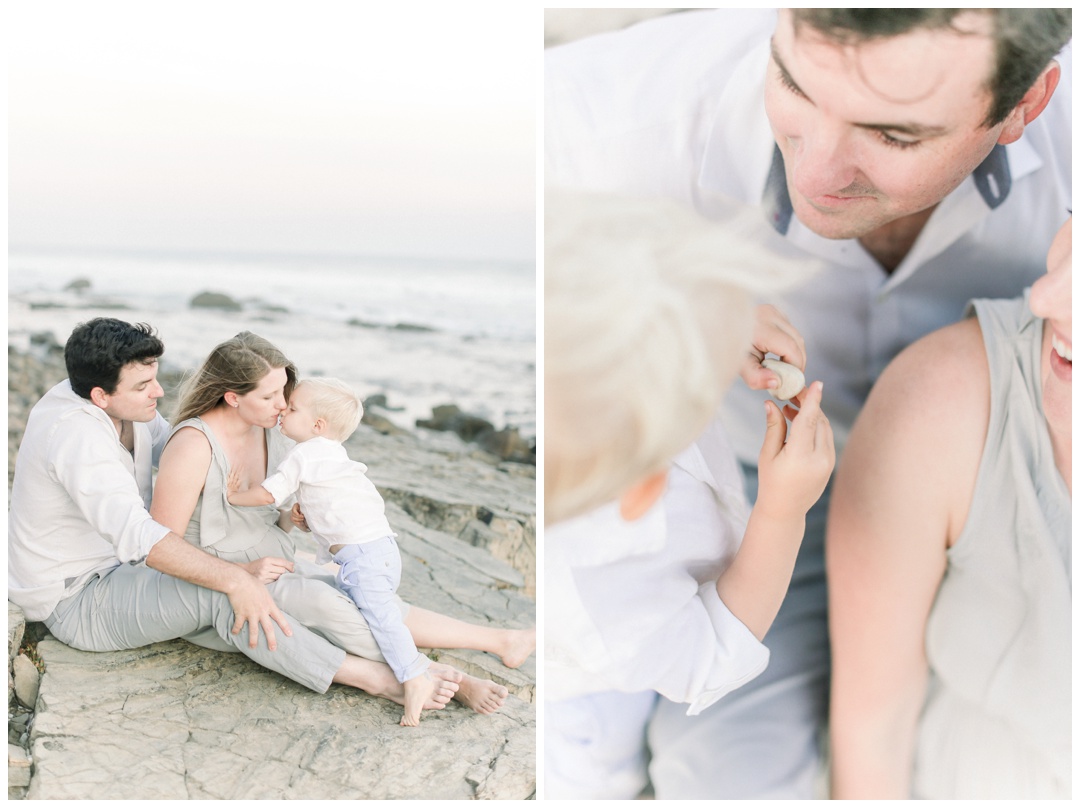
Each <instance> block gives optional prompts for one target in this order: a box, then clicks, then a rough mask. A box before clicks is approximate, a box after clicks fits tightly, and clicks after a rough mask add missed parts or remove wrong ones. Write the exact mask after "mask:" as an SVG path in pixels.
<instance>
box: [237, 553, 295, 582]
mask: <svg viewBox="0 0 1080 808" xmlns="http://www.w3.org/2000/svg"><path fill="white" fill-rule="evenodd" d="M239 566H240V567H242V568H243V569H245V570H247V571H248V572H250V573H251V574H252V575H253V576H254V577H255V578H256V580H258V581H259V582H260V583H264V584H272V583H273V582H274V581H276V580H277V579H278V578H280V577H281V576H282V575H284V574H285V573H286V572H292V571H293V569H294V564H293V562H291V561H287V560H285V559H284V558H276V557H274V556H267V557H266V558H256V559H255V560H254V561H248V562H246V563H244V564H240V565H239Z"/></svg>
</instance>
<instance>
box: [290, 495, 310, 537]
mask: <svg viewBox="0 0 1080 808" xmlns="http://www.w3.org/2000/svg"><path fill="white" fill-rule="evenodd" d="M289 516H290V517H291V518H292V523H293V524H294V525H296V526H297V527H298V528H300V529H301V530H302V531H304V532H305V533H310V532H311V528H310V527H308V523H307V519H305V518H304V513H303V511H301V510H300V503H299V502H297V503H296V504H295V505H293V506H292V510H291V511H290V512H289Z"/></svg>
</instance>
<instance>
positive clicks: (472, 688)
mask: <svg viewBox="0 0 1080 808" xmlns="http://www.w3.org/2000/svg"><path fill="white" fill-rule="evenodd" d="M508 693H509V691H508V690H507V689H506V688H505V687H503V686H502V685H497V684H495V683H494V682H493V681H491V680H490V679H477V678H476V677H475V676H469V674H467V673H466V674H463V675H462V680H461V687H460V688H458V692H457V695H455V696H454V698H455V699H457V700H458V701H460V702H461V703H462V704H464V705H465V706H466V707H471V708H472V709H474V710H475V711H476V712H478V713H480V714H481V715H491V714H492V713H493V712H495V711H496V710H498V709H499V708H500V707H502V706H503V703H504V702H505V701H506V696H507V695H508Z"/></svg>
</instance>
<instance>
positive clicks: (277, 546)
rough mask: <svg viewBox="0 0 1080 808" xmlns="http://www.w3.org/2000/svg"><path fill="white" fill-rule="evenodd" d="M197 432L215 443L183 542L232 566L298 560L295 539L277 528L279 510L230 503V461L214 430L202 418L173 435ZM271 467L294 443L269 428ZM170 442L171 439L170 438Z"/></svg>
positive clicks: (268, 461) (268, 463) (268, 462)
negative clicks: (274, 559)
mask: <svg viewBox="0 0 1080 808" xmlns="http://www.w3.org/2000/svg"><path fill="white" fill-rule="evenodd" d="M188 426H190V427H194V428H195V429H198V430H199V431H200V432H202V433H203V434H204V435H206V439H207V440H208V441H210V448H211V453H212V454H211V459H210V468H209V470H208V471H207V472H206V484H205V485H204V486H203V491H202V494H200V495H199V501H198V502H197V503H195V512H194V513H192V515H191V521H190V522H188V526H187V531H185V533H184V538H185V539H186V540H187V541H189V542H191V543H192V544H194V545H195V546H196V547H201V548H202V549H203V550H206V551H207V552H208V553H211V554H213V555H216V556H218V557H219V558H224V559H226V560H227V561H238V562H244V561H254V560H255V559H257V558H262V557H264V556H278V557H280V558H286V559H288V560H290V561H292V560H293V554H294V547H293V542H292V540H291V539H290V538H289V537H288V536H287V535H286V534H285V532H284V531H282V530H281V529H280V528H279V527H278V526H277V520H278V510H277V508H275V507H274V506H273V505H264V506H259V507H254V508H246V507H245V508H238V507H235V506H233V505H230V504H229V500H228V490H227V488H226V481H227V480H228V479H229V461H228V459H227V458H226V457H225V451H224V449H222V447H221V444H219V443H218V441H217V437H215V435H214V432H213V430H211V429H210V427H209V426H208V425H207V424H206V422H204V421H203V420H202V419H201V418H189V419H188V420H186V421H183V422H181V423H179V424H177V425H176V426H175V427H173V432H172V434H176V432H177V431H178V430H180V429H183V428H184V427H188ZM265 433H266V455H267V458H266V468H267V472H268V473H269V472H270V471H272V470H273V469H276V468H277V466H278V463H280V462H281V459H282V458H283V457H284V456H285V454H286V453H287V452H288V451H289V449H290V448H291V446H292V441H290V440H288V438H285V437H284V436H282V435H281V433H279V432H278V431H277V430H276V429H267V430H265ZM170 437H171V436H170Z"/></svg>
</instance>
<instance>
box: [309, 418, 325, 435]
mask: <svg viewBox="0 0 1080 808" xmlns="http://www.w3.org/2000/svg"><path fill="white" fill-rule="evenodd" d="M324 429H326V421H325V419H323V418H316V419H315V425H314V426H313V427H312V428H311V431H312V432H314V433H315V434H316V435H320V434H322V431H323V430H324Z"/></svg>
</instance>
